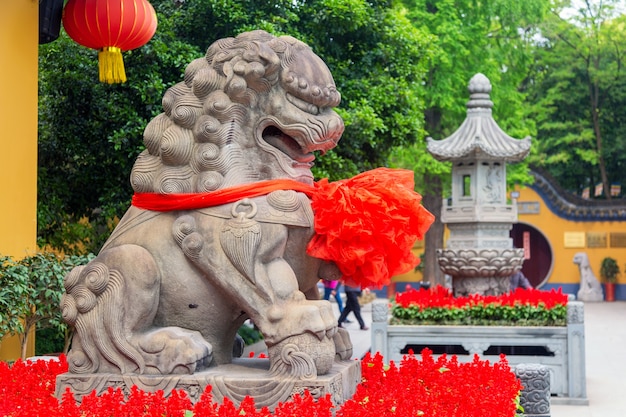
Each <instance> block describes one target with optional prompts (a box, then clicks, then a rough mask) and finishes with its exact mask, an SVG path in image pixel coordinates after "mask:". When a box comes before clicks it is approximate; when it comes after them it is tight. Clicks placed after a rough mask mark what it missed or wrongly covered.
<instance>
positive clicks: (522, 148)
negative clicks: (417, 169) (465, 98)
mask: <svg viewBox="0 0 626 417" xmlns="http://www.w3.org/2000/svg"><path fill="white" fill-rule="evenodd" d="M468 89H469V92H470V100H469V102H468V103H467V117H466V118H465V121H463V123H462V124H461V126H460V127H459V128H458V129H457V130H456V132H454V133H453V134H452V135H450V136H449V137H447V138H445V139H441V140H434V139H433V138H430V137H429V138H427V139H426V140H427V147H428V151H429V152H430V154H431V155H432V156H433V157H434V158H435V159H437V160H439V161H459V160H471V159H474V160H491V161H493V160H497V161H503V162H519V161H521V160H523V159H524V158H525V157H526V156H527V155H528V152H529V151H530V144H531V140H530V136H527V137H526V138H524V139H515V138H512V137H511V136H509V135H507V134H506V133H505V132H504V131H503V130H502V129H501V128H500V126H498V124H497V123H496V121H495V120H494V119H493V116H492V114H491V109H492V107H493V102H492V101H491V99H490V96H489V94H490V93H491V83H490V82H489V79H488V78H487V77H486V76H485V75H483V74H480V73H478V74H476V75H474V76H473V77H472V79H471V80H470V82H469V87H468Z"/></svg>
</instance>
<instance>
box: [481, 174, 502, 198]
mask: <svg viewBox="0 0 626 417" xmlns="http://www.w3.org/2000/svg"><path fill="white" fill-rule="evenodd" d="M485 175H486V178H485V180H486V181H485V182H486V184H485V186H484V187H483V191H484V192H485V198H486V199H487V202H488V203H497V202H500V201H501V200H502V167H501V166H496V165H492V166H490V167H489V169H488V170H487V173H486V174H485Z"/></svg>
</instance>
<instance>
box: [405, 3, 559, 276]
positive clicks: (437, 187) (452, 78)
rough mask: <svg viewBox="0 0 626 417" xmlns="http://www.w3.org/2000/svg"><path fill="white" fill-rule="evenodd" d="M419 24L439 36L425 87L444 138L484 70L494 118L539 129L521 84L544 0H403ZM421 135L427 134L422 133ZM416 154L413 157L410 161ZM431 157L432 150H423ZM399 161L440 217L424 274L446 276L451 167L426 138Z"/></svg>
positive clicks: (522, 129) (518, 172)
mask: <svg viewBox="0 0 626 417" xmlns="http://www.w3.org/2000/svg"><path fill="white" fill-rule="evenodd" d="M402 3H403V4H404V5H405V7H406V9H407V10H408V12H407V16H408V17H409V19H411V21H412V22H413V25H414V26H416V27H417V28H419V29H420V30H421V31H423V32H426V33H429V34H431V35H432V36H433V37H434V41H433V47H434V48H435V51H436V53H435V54H434V55H433V56H432V58H431V61H430V62H429V66H428V70H429V71H428V75H427V78H426V82H425V83H424V85H423V87H422V88H423V89H424V92H425V99H426V103H425V111H424V114H423V117H424V122H425V129H426V131H427V134H428V135H429V136H432V137H433V138H434V139H437V140H440V139H444V138H445V137H447V136H449V135H450V134H452V133H453V132H454V131H455V130H456V129H457V128H458V127H459V126H460V124H461V122H462V121H463V119H464V118H465V116H466V106H465V104H466V103H467V99H468V95H467V86H468V83H469V80H470V79H471V77H472V76H474V75H475V74H476V73H479V72H480V73H483V74H485V75H486V76H487V77H488V78H489V79H490V81H491V83H492V85H493V90H492V94H491V98H492V100H493V101H494V104H495V105H494V118H495V119H496V121H497V122H498V124H499V125H500V126H501V127H502V128H503V129H504V130H505V131H506V132H507V133H508V134H509V135H511V136H513V137H520V138H521V137H525V136H527V135H529V134H532V133H533V128H534V126H533V124H532V123H530V121H529V120H527V119H524V95H523V94H522V93H521V92H520V91H519V90H518V86H519V85H520V83H521V82H522V80H524V79H525V78H526V77H527V68H528V66H529V64H530V63H531V62H532V53H533V48H534V44H533V42H532V38H533V36H534V35H535V34H536V33H537V29H536V28H537V25H538V24H539V23H540V22H541V21H542V19H543V16H544V14H545V12H546V11H547V6H548V2H547V1H545V0H530V1H524V2H519V1H515V0H492V1H487V2H480V3H476V2H475V1H472V0H442V1H439V0H437V1H435V0H404V1H403V2H402ZM422 139H423V138H422ZM411 155H413V157H412V159H413V160H412V161H411ZM425 155H426V156H425ZM395 160H396V163H398V164H400V165H401V166H406V167H408V168H411V169H413V170H414V171H415V172H416V178H417V181H416V182H417V184H418V188H419V189H420V191H421V192H422V193H423V195H424V205H425V206H426V208H428V209H429V210H430V211H431V212H433V213H434V214H435V215H436V216H437V220H436V222H435V224H433V226H432V227H431V229H430V231H429V232H428V234H427V235H426V246H425V249H426V250H425V256H424V259H425V262H424V263H425V265H424V276H425V277H426V279H427V280H431V281H435V282H437V283H442V282H443V276H442V274H441V272H440V271H439V267H438V265H437V261H436V252H435V251H436V249H437V248H441V247H443V230H444V227H443V224H441V222H440V220H439V218H438V216H439V213H441V209H442V198H443V196H444V194H445V193H446V191H444V190H445V189H446V187H444V184H446V181H447V180H448V179H449V172H450V170H449V169H450V168H449V166H447V165H445V164H441V163H439V162H437V161H436V160H434V158H432V157H430V156H429V155H428V153H427V151H426V143H425V141H424V140H420V141H418V142H417V143H416V144H414V145H413V146H412V147H411V148H410V149H409V148H407V149H401V150H399V151H398V152H397V153H396V156H395ZM508 178H509V180H510V181H519V182H527V181H530V178H529V176H528V174H527V171H526V165H525V164H524V163H522V164H519V165H518V166H513V167H509V176H508Z"/></svg>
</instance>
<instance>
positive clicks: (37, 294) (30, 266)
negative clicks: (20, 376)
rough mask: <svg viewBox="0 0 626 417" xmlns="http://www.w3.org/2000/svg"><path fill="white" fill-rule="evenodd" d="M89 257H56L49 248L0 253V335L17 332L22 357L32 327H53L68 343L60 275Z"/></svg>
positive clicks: (84, 262) (24, 353)
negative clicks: (16, 254)
mask: <svg viewBox="0 0 626 417" xmlns="http://www.w3.org/2000/svg"><path fill="white" fill-rule="evenodd" d="M92 258H93V256H91V255H89V256H69V257H65V258H59V257H57V255H55V254H54V253H51V252H46V253H37V254H35V255H31V256H27V257H25V258H23V259H20V260H17V261H16V260H14V259H13V258H11V257H6V256H3V257H0V339H1V338H2V337H3V336H5V335H7V334H16V335H18V337H19V339H20V345H21V357H22V358H23V359H25V358H26V347H27V345H28V340H29V337H30V334H31V332H32V331H33V330H35V329H45V328H52V329H54V330H56V331H57V333H58V334H60V335H63V336H64V337H65V339H66V347H68V346H69V330H68V327H67V325H66V324H65V322H64V321H63V318H62V312H61V310H60V308H59V305H60V304H61V296H62V294H63V291H64V289H63V279H64V277H65V275H66V274H67V273H68V272H69V271H70V270H71V269H72V268H74V267H75V266H77V265H83V264H86V263H87V262H88V261H89V260H90V259H92Z"/></svg>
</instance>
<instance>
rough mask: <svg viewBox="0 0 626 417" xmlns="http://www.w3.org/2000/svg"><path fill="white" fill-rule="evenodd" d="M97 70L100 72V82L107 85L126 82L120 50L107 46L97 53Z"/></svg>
mask: <svg viewBox="0 0 626 417" xmlns="http://www.w3.org/2000/svg"><path fill="white" fill-rule="evenodd" d="M98 68H99V70H100V82H103V83H108V84H113V83H125V82H126V72H125V71H124V60H123V59H122V50H121V49H120V48H116V47H114V46H107V47H104V48H102V49H101V50H100V51H98Z"/></svg>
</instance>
